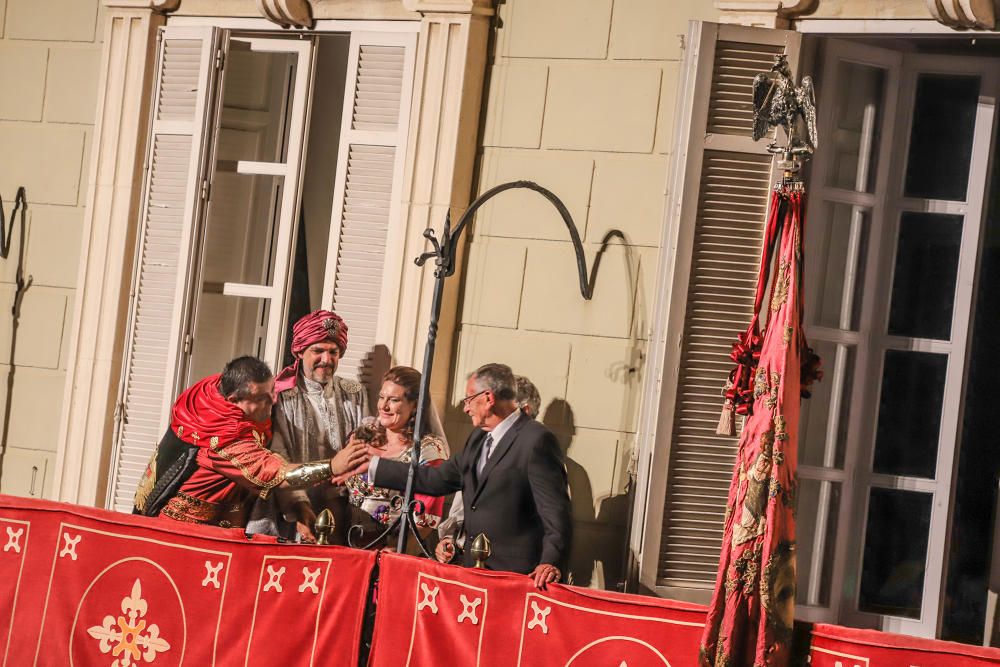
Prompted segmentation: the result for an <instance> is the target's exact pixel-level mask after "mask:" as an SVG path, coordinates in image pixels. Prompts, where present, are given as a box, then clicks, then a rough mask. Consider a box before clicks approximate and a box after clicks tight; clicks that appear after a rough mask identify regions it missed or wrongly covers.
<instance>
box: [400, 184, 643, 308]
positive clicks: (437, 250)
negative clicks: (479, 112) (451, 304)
mask: <svg viewBox="0 0 1000 667" xmlns="http://www.w3.org/2000/svg"><path fill="white" fill-rule="evenodd" d="M519 188H520V189H525V190H533V191H535V192H537V193H538V194H540V195H542V196H543V197H545V198H546V199H547V200H549V202H551V203H552V205H553V206H555V207H556V210H557V211H559V215H560V216H561V217H562V220H563V223H565V225H566V230H567V231H568V232H569V239H570V241H571V242H572V243H573V252H574V253H575V254H576V268H577V273H578V274H579V277H580V294H581V295H582V296H583V298H584V299H586V300H588V301H589V300H590V299H591V298H592V297H593V295H594V289H593V285H592V284H591V281H590V280H589V279H588V276H587V257H586V255H585V254H584V251H583V242H582V241H581V240H580V232H578V231H577V229H576V224H575V223H574V222H573V216H571V215H570V213H569V209H567V208H566V205H565V204H563V202H562V200H561V199H559V197H557V196H556V195H555V194H554V193H553V192H552V191H551V190H549V189H547V188H544V187H542V186H541V185H539V184H538V183H535V182H534V181H511V182H509V183H501V184H500V185H497V186H495V187H492V188H490V189H489V190H487V191H486V192H484V193H483V194H481V195H479V197H477V198H476V199H475V201H473V202H472V203H471V204H469V208H467V209H466V210H465V213H463V214H462V217H461V218H459V219H458V224H457V225H455V229H454V230H452V229H451V212H450V211H449V212H448V213H447V214H446V215H445V222H444V231H443V232H442V234H441V240H440V241H438V239H437V236H436V235H435V233H434V230H433V229H430V228H428V229H426V230H424V238H425V239H427V240H428V241H430V242H431V245H432V246H433V248H434V250H433V251H431V252H425V253H423V254H422V255H420V256H419V257H417V259H416V260H415V262H416V264H417V266H423V265H424V263H426V262H427V260H428V259H430V258H432V257H434V258H436V260H437V262H436V263H437V265H438V267H440V268H439V269H438V270H436V271H435V272H434V276H435V277H438V272H439V271H442V270H443V272H444V276H445V277H448V276H451V275H452V274H454V273H455V255H456V253H457V251H458V242H459V241H460V240H461V237H462V232H463V231H465V228H466V227H467V226H468V225H469V223H470V222H472V218H473V216H475V214H476V212H477V211H478V210H479V209H480V208H481V207H482V206H483V204H485V203H486V202H488V201H489V200H490V199H492V198H493V197H495V196H497V195H498V194H500V193H501V192H506V191H507V190H514V189H519ZM616 233H617V236H619V237H621V238H624V236H623V235H622V233H621V232H620V231H618V230H611V231H610V232H608V234H607V235H606V236H605V241H607V239H609V238H610V237H611V236H613V235H615V234H616Z"/></svg>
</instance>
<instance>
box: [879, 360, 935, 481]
mask: <svg viewBox="0 0 1000 667" xmlns="http://www.w3.org/2000/svg"><path fill="white" fill-rule="evenodd" d="M947 368H948V356H947V355H945V354H933V353H930V352H903V351H899V350H887V351H886V353H885V366H884V368H883V370H882V393H881V395H880V398H879V406H878V427H877V429H876V431H875V461H874V465H873V469H874V471H875V472H877V473H882V474H885V475H910V476H913V477H926V478H929V479H933V478H934V469H935V468H936V467H937V448H938V433H939V431H940V429H941V403H942V401H943V399H944V376H945V371H946V370H947Z"/></svg>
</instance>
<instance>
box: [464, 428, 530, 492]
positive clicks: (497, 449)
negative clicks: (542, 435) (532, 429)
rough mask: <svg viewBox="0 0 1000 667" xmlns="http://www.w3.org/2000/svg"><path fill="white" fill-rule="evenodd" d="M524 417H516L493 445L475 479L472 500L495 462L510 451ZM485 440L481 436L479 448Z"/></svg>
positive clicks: (484, 482)
mask: <svg viewBox="0 0 1000 667" xmlns="http://www.w3.org/2000/svg"><path fill="white" fill-rule="evenodd" d="M526 419H528V417H527V416H526V415H524V414H522V415H521V416H520V417H518V418H517V421H515V422H514V424H513V426H511V427H510V428H509V429H508V430H507V432H506V433H504V435H503V438H502V439H501V440H500V442H498V443H496V444H495V445H494V446H493V453H492V454H491V455H490V458H489V460H487V461H486V466H485V467H483V473H482V474H481V475H479V477H478V479H477V484H476V495H475V496H474V497H473V498H472V500H473V501H475V500H476V498H478V497H479V493H480V492H481V491H482V490H483V487H484V486H486V480H487V479H488V478H489V476H490V473H491V472H492V471H493V469H494V468H496V467H497V464H498V463H500V460H501V459H503V457H504V456H506V454H507V452H508V451H510V447H511V445H512V444H514V440H516V439H517V436H518V433H520V431H521V426H523V425H524V420H526ZM485 441H486V438H483V440H482V441H481V442H480V449H482V443H483V442H485ZM478 460H479V457H478V456H477V457H476V461H478ZM473 465H475V464H473Z"/></svg>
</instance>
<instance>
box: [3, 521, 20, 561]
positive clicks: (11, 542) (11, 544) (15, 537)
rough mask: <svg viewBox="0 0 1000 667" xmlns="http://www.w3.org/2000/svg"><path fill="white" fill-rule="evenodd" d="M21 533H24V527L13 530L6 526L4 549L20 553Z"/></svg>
mask: <svg viewBox="0 0 1000 667" xmlns="http://www.w3.org/2000/svg"><path fill="white" fill-rule="evenodd" d="M21 535H24V528H18V529H17V530H14V529H13V528H11V527H10V526H7V544H5V545H3V550H4V551H10V550H11V549H13V550H14V553H16V554H19V553H21Z"/></svg>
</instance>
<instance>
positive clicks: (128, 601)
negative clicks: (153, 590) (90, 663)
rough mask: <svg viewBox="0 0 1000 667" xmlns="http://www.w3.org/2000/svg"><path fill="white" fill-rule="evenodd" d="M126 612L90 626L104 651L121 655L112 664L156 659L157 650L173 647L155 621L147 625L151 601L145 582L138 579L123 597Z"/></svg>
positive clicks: (116, 666)
mask: <svg viewBox="0 0 1000 667" xmlns="http://www.w3.org/2000/svg"><path fill="white" fill-rule="evenodd" d="M121 608H122V615H121V616H118V617H117V618H116V617H114V616H105V617H104V622H103V623H102V624H101V625H94V626H91V627H89V628H87V634H88V635H90V636H91V637H93V638H94V639H96V640H98V641H99V644H98V648H100V650H101V653H111V656H112V657H114V658H117V660H115V661H114V662H112V663H111V667H130V666H131V665H137V664H139V660H140V658H141V659H142V661H143V662H153V661H154V660H156V654H157V653H163V652H164V651H169V650H170V644H169V643H168V642H167V640H166V639H164V638H163V637H161V636H160V628H159V627H158V626H157V625H156V624H155V623H150V624H148V625H147V623H146V620H145V619H144V618H143V617H144V616H145V615H146V612H147V611H148V609H147V604H146V601H145V600H143V599H142V585H141V584H140V583H139V580H138V579H136V580H135V583H134V584H132V592H131V594H129V595H128V596H126V597H124V598H122V607H121Z"/></svg>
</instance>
